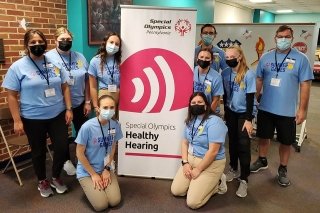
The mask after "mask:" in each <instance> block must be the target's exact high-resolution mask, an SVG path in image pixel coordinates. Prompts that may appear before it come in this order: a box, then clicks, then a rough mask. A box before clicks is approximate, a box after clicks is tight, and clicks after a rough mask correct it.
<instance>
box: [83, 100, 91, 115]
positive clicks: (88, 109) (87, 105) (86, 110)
mask: <svg viewBox="0 0 320 213" xmlns="http://www.w3.org/2000/svg"><path fill="white" fill-rule="evenodd" d="M90 112H91V104H90V103H85V104H84V107H83V114H84V116H85V117H87V116H88V115H89V114H90Z"/></svg>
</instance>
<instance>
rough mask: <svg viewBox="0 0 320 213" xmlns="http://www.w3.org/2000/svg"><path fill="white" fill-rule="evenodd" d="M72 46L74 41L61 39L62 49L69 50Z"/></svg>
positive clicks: (60, 45)
mask: <svg viewBox="0 0 320 213" xmlns="http://www.w3.org/2000/svg"><path fill="white" fill-rule="evenodd" d="M71 47H72V41H59V49H60V50H62V51H65V52H67V51H69V50H70V49H71Z"/></svg>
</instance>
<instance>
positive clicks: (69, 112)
mask: <svg viewBox="0 0 320 213" xmlns="http://www.w3.org/2000/svg"><path fill="white" fill-rule="evenodd" d="M65 119H66V124H67V125H69V124H71V121H72V119H73V112H72V110H66V115H65Z"/></svg>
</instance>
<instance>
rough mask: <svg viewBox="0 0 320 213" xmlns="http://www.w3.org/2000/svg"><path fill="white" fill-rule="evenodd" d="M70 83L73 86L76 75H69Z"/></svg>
mask: <svg viewBox="0 0 320 213" xmlns="http://www.w3.org/2000/svg"><path fill="white" fill-rule="evenodd" d="M68 85H69V86H73V85H74V77H73V76H72V75H70V76H69V80H68Z"/></svg>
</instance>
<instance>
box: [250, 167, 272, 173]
mask: <svg viewBox="0 0 320 213" xmlns="http://www.w3.org/2000/svg"><path fill="white" fill-rule="evenodd" d="M265 169H268V166H263V167H260V168H259V169H257V170H250V172H252V173H257V172H259V171H260V170H265Z"/></svg>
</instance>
